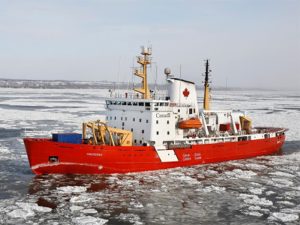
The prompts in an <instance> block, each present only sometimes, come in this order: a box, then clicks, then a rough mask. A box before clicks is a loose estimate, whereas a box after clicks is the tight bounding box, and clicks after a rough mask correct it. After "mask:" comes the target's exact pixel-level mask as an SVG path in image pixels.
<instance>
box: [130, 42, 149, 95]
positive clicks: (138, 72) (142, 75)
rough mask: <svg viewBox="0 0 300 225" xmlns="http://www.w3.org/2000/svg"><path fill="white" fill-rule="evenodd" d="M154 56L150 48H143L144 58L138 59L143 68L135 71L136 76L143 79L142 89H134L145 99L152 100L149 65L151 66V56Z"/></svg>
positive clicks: (139, 57)
mask: <svg viewBox="0 0 300 225" xmlns="http://www.w3.org/2000/svg"><path fill="white" fill-rule="evenodd" d="M151 54H152V49H151V48H149V47H142V52H141V55H142V56H138V57H137V62H138V63H139V64H141V68H138V69H135V70H134V75H136V76H138V77H140V78H142V87H140V88H134V91H136V92H138V93H141V94H142V95H143V98H144V99H149V98H150V90H149V87H148V81H147V65H148V64H151V58H150V55H151Z"/></svg>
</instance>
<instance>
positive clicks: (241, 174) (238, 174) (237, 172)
mask: <svg viewBox="0 0 300 225" xmlns="http://www.w3.org/2000/svg"><path fill="white" fill-rule="evenodd" d="M225 174H226V175H227V176H229V177H233V178H236V179H237V178H245V179H250V178H251V177H253V176H255V175H256V173H254V172H253V171H249V170H241V169H234V170H232V171H226V172H225Z"/></svg>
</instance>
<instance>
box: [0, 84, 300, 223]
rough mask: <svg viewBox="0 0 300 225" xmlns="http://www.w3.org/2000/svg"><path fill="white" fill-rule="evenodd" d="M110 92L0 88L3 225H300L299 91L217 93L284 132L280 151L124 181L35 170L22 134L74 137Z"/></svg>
mask: <svg viewBox="0 0 300 225" xmlns="http://www.w3.org/2000/svg"><path fill="white" fill-rule="evenodd" d="M106 95H107V90H92V89H88V90H68V89H60V90H50V89H48V90H47V89H0V224H49V225H50V224H51V225H52V224H137V225H140V224H170V225H176V224H300V219H299V218H300V129H299V128H300V92H299V91H298V92H292V91H289V92H279V91H249V90H248V91H230V92H229V91H214V92H213V101H214V102H213V108H215V109H232V108H233V109H244V110H246V111H247V112H248V114H249V116H250V117H252V119H253V121H254V123H255V125H257V126H263V125H268V126H279V127H286V128H289V129H290V130H289V131H288V132H287V141H286V144H285V145H284V147H283V149H282V153H281V154H279V155H275V156H263V157H258V158H253V159H247V160H238V161H230V162H224V163H220V164H211V165H201V166H194V167H189V168H177V169H170V170H164V171H154V172H145V173H136V174H135V173H133V174H127V175H120V174H115V175H97V176H90V175H89V176H88V175H84V176H83V175H47V176H46V175H45V176H35V175H33V174H32V172H31V170H30V168H29V165H28V161H27V156H26V153H25V150H24V145H23V142H22V138H23V137H24V136H33V137H40V136H50V135H51V133H52V132H72V131H75V132H80V130H81V127H80V126H81V123H82V122H83V121H85V120H89V119H101V118H102V119H103V118H104V97H105V96H106Z"/></svg>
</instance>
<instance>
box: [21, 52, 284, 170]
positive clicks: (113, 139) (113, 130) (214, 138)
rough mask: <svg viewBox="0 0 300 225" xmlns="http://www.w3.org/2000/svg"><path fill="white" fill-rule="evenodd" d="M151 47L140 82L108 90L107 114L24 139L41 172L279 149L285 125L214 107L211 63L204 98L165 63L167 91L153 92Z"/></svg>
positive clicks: (143, 165)
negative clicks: (71, 129)
mask: <svg viewBox="0 0 300 225" xmlns="http://www.w3.org/2000/svg"><path fill="white" fill-rule="evenodd" d="M151 55H152V49H151V48H145V47H143V48H142V51H141V56H139V57H138V59H137V62H138V64H140V68H136V69H134V75H136V76H138V77H140V78H141V86H140V88H136V89H133V90H132V92H126V93H124V95H123V94H120V92H118V93H115V92H114V91H110V93H109V95H110V97H109V98H108V99H107V100H106V101H105V102H106V109H107V111H106V120H105V121H103V120H96V121H87V122H84V123H83V124H82V133H80V134H78V133H76V134H74V133H56V134H53V136H52V138H49V137H45V138H24V143H25V148H26V152H27V155H28V160H29V164H30V167H31V169H32V171H33V172H34V173H36V174H51V173H53V174H55V173H74V174H100V173H102V174H103V173H105V174H110V173H128V172H142V171H149V170H160V169H168V168H175V167H183V166H193V165H199V164H206V163H218V162H222V161H227V160H237V159H245V158H250V157H255V156H260V155H268V154H275V153H277V152H279V151H280V149H281V147H282V145H283V144H284V141H285V132H286V131H287V129H285V128H271V127H255V126H253V122H252V120H251V119H250V117H249V116H248V115H246V113H245V112H242V111H233V110H212V109H210V97H209V96H210V87H209V86H210V81H209V77H210V72H211V70H210V69H209V61H208V60H207V61H206V63H205V80H204V87H205V88H204V101H203V102H204V104H203V109H202V110H201V109H199V105H198V102H197V91H196V85H195V83H194V82H191V81H187V80H184V79H179V78H176V77H175V76H174V75H173V74H172V73H171V70H170V69H165V74H166V82H167V88H166V94H165V95H160V94H159V93H156V92H155V91H150V89H149V86H148V82H147V80H148V77H147V76H148V73H147V69H148V66H149V65H151V60H152V58H151V57H150V56H151Z"/></svg>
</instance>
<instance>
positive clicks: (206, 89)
mask: <svg viewBox="0 0 300 225" xmlns="http://www.w3.org/2000/svg"><path fill="white" fill-rule="evenodd" d="M210 72H211V70H210V69H209V63H208V59H207V60H206V62H205V79H204V101H203V109H204V110H210V88H209V83H210V81H209V79H208V77H209V73H210Z"/></svg>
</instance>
